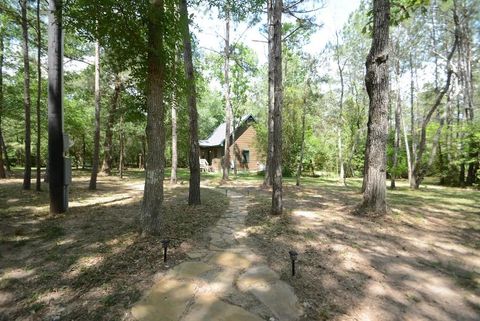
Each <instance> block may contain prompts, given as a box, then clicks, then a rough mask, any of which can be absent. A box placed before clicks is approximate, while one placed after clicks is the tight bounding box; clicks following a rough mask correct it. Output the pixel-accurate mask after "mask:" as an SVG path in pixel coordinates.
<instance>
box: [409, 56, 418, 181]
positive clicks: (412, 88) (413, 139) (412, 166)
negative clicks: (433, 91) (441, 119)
mask: <svg viewBox="0 0 480 321" xmlns="http://www.w3.org/2000/svg"><path fill="white" fill-rule="evenodd" d="M409 62H410V137H411V142H412V144H411V145H412V155H411V156H412V158H411V159H410V163H409V164H408V166H409V168H410V172H411V173H410V175H409V179H408V183H409V185H410V188H414V186H415V181H414V180H413V171H414V170H415V164H416V162H417V160H416V158H415V157H416V155H417V148H416V147H417V141H416V135H415V105H414V101H415V100H414V99H415V96H414V95H415V82H414V78H413V74H414V70H413V68H414V66H413V56H412V53H411V52H410V55H409Z"/></svg>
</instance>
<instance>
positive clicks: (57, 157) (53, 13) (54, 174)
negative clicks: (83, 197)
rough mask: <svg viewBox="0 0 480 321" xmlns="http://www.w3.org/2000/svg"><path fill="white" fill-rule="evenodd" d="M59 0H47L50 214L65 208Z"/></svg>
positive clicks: (61, 211)
mask: <svg viewBox="0 0 480 321" xmlns="http://www.w3.org/2000/svg"><path fill="white" fill-rule="evenodd" d="M61 8H62V1H61V0H50V1H49V15H48V163H47V177H48V183H49V193H50V213H52V214H59V213H63V212H65V211H66V210H67V208H68V187H67V186H66V185H65V160H64V157H63V139H64V138H63V35H62V33H63V26H62V10H61Z"/></svg>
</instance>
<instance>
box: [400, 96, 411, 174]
mask: <svg viewBox="0 0 480 321" xmlns="http://www.w3.org/2000/svg"><path fill="white" fill-rule="evenodd" d="M400 108H402V105H401V104H400ZM401 113H402V110H401V109H400V115H401ZM400 121H401V122H402V127H403V140H404V142H405V153H406V154H407V167H408V182H411V181H412V180H413V177H412V176H413V170H412V157H411V154H410V146H409V145H408V134H407V128H406V125H405V121H404V120H403V117H402V116H400Z"/></svg>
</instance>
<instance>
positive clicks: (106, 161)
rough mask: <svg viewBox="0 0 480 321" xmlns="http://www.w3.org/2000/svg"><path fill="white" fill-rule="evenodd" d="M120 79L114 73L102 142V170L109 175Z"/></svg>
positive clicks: (121, 86) (121, 85)
mask: <svg viewBox="0 0 480 321" xmlns="http://www.w3.org/2000/svg"><path fill="white" fill-rule="evenodd" d="M122 88H123V84H122V79H121V78H120V76H119V75H118V74H116V75H115V88H114V91H113V96H112V101H111V105H110V110H109V112H108V120H107V126H106V128H105V142H104V143H103V163H102V172H103V173H105V174H107V175H110V174H111V170H112V167H113V154H112V148H113V145H112V141H113V126H114V125H115V115H116V113H117V109H118V102H119V100H120V93H121V91H122Z"/></svg>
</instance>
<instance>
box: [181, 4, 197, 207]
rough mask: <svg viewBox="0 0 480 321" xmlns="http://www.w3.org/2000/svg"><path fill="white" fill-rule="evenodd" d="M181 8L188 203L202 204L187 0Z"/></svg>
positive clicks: (195, 97)
mask: <svg viewBox="0 0 480 321" xmlns="http://www.w3.org/2000/svg"><path fill="white" fill-rule="evenodd" d="M180 10H181V15H182V21H183V48H184V52H183V59H184V65H185V75H186V77H187V102H188V115H189V122H190V131H189V158H188V163H189V167H190V185H189V188H188V204H189V205H200V203H201V199H200V145H199V143H198V112H197V90H196V85H195V73H194V69H193V59H192V41H191V38H190V29H189V25H188V8H187V0H181V1H180Z"/></svg>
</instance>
